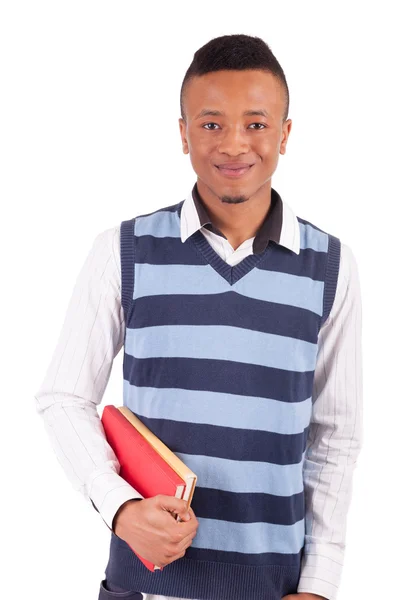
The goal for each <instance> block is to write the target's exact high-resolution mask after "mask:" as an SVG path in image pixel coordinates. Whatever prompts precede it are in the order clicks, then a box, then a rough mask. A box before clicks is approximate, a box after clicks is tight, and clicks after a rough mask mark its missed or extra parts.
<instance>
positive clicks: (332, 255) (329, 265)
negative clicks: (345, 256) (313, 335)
mask: <svg viewBox="0 0 400 600" xmlns="http://www.w3.org/2000/svg"><path fill="white" fill-rule="evenodd" d="M339 263H340V240H339V238H337V237H335V236H334V235H330V234H329V240H328V255H327V262H326V275H325V287H324V301H323V310H322V317H321V325H323V324H324V323H325V321H326V319H327V318H328V316H329V313H330V312H331V309H332V306H333V301H334V299H335V295H336V288H337V280H338V275H339Z"/></svg>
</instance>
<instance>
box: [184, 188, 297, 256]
mask: <svg viewBox="0 0 400 600" xmlns="http://www.w3.org/2000/svg"><path fill="white" fill-rule="evenodd" d="M202 227H205V228H206V229H208V230H210V231H213V232H214V233H215V234H216V235H220V236H222V237H224V238H225V239H226V236H225V235H224V234H223V233H222V231H220V230H219V229H218V228H217V227H215V226H214V225H213V224H212V222H211V219H210V217H209V215H208V212H207V209H206V206H205V204H204V202H203V200H202V198H201V196H200V194H199V191H198V189H197V183H195V184H194V186H193V188H192V190H191V191H190V193H189V194H188V195H187V197H186V199H185V200H184V202H183V205H182V210H181V240H182V242H185V241H186V240H187V238H188V237H190V236H191V235H193V233H195V232H196V231H198V230H199V229H201V228H202ZM270 240H272V241H274V242H276V243H277V244H280V245H281V246H285V247H286V248H289V250H292V251H293V252H295V253H296V254H299V253H300V226H299V222H298V220H297V216H296V215H295V213H294V212H293V210H292V209H291V207H290V206H289V205H288V203H287V202H284V201H283V200H282V198H281V196H280V195H279V194H278V192H277V191H276V190H274V189H273V188H271V208H270V210H269V211H268V214H267V216H266V218H265V220H264V222H263V223H262V225H261V227H260V228H259V230H258V231H257V234H256V236H255V238H254V240H253V253H254V254H259V253H260V252H263V250H265V248H266V246H267V245H268V242H269V241H270Z"/></svg>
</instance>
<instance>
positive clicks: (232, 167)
mask: <svg viewBox="0 0 400 600" xmlns="http://www.w3.org/2000/svg"><path fill="white" fill-rule="evenodd" d="M215 166H216V167H217V169H218V171H219V172H220V173H221V175H225V176H227V177H241V176H242V175H244V174H245V173H248V171H250V169H251V167H252V166H253V165H252V164H250V163H243V162H236V163H221V164H220V165H215Z"/></svg>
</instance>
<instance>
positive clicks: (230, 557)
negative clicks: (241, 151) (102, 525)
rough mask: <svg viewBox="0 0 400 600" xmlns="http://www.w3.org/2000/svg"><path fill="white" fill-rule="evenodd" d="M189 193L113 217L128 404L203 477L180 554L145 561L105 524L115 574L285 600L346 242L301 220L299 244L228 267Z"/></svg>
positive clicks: (158, 590) (145, 582) (168, 587)
mask: <svg viewBox="0 0 400 600" xmlns="http://www.w3.org/2000/svg"><path fill="white" fill-rule="evenodd" d="M182 205H183V201H182V202H179V203H178V204H175V205H173V206H169V207H164V208H162V209H160V210H156V211H154V212H152V213H149V214H145V215H139V216H137V217H135V218H132V219H130V220H127V221H123V222H122V223H121V275H122V286H121V298H122V305H123V309H124V313H125V324H126V334H125V343H124V356H123V377H124V382H123V403H124V405H125V406H127V407H128V408H129V409H130V410H132V411H133V412H134V413H135V414H136V415H137V416H138V417H139V418H140V419H141V420H142V421H143V422H144V423H145V424H146V425H147V427H149V428H150V429H151V430H152V431H153V432H154V433H155V434H156V435H157V436H158V437H159V438H160V439H161V440H162V441H163V442H164V443H165V444H166V445H167V446H168V447H169V448H170V449H171V450H172V451H173V452H174V453H176V454H177V456H179V458H180V459H181V460H182V461H183V462H185V463H186V464H187V465H188V466H189V467H190V468H191V469H192V470H193V471H194V472H195V473H196V474H197V476H198V480H197V486H196V489H195V493H194V497H193V500H192V508H193V511H194V513H195V515H196V517H197V519H198V521H199V526H198V529H197V534H196V537H195V538H194V539H193V541H192V544H191V546H190V547H189V548H188V549H187V550H186V553H185V556H184V557H182V558H180V559H178V560H176V561H173V562H172V563H170V564H168V565H167V566H166V567H164V569H163V570H162V571H155V572H154V573H152V572H151V571H149V570H148V569H147V568H146V567H145V566H144V565H143V564H142V563H141V561H140V560H139V559H138V558H137V557H136V555H135V554H134V552H132V550H131V549H130V548H129V546H128V545H127V544H126V542H125V541H124V540H122V539H121V538H119V537H118V536H116V535H115V534H114V533H112V534H111V542H110V556H109V560H108V565H107V568H106V576H107V578H108V579H109V581H111V582H113V583H115V584H117V585H119V586H121V587H123V588H124V589H127V590H135V591H139V592H146V593H151V594H160V595H164V596H174V597H178V598H192V599H206V598H207V599H209V600H243V599H244V598H246V600H260V599H261V598H262V599H265V600H281V598H282V597H283V596H284V595H286V594H291V593H296V589H297V585H298V581H299V577H300V568H301V559H302V556H303V552H304V541H305V503H304V489H303V477H302V467H303V459H304V456H305V452H306V440H307V432H308V427H309V423H310V418H311V411H312V402H313V399H312V385H313V378H314V371H315V364H316V357H317V349H318V346H317V342H318V333H319V330H320V328H321V325H322V324H323V323H324V321H325V320H326V318H327V317H328V315H329V312H330V310H331V307H332V304H333V299H334V296H335V293H336V286H337V276H338V270H339V260H340V240H339V239H338V238H337V237H335V236H333V235H331V234H328V233H326V232H324V231H323V230H321V229H319V228H318V227H316V226H315V225H313V224H312V223H310V222H308V221H306V220H304V219H301V218H299V217H297V219H298V222H299V227H300V253H299V254H296V253H295V252H292V251H291V250H289V249H288V248H286V247H284V246H281V245H279V244H276V243H275V242H272V241H270V242H269V244H268V245H267V247H266V249H265V250H264V251H263V252H262V253H261V254H251V255H249V256H247V257H246V258H244V259H243V260H242V261H241V262H239V263H238V264H237V265H234V266H233V267H232V266H230V265H228V264H227V263H226V262H225V261H224V260H223V259H222V258H221V257H220V256H219V255H218V253H217V252H215V250H214V249H213V248H212V247H211V246H210V244H209V243H208V241H207V240H206V238H205V237H204V236H203V234H202V233H201V231H200V230H198V231H196V232H195V233H194V234H193V235H191V236H190V237H189V238H188V239H187V240H186V241H185V242H184V243H182V240H181V237H180V215H181V208H182Z"/></svg>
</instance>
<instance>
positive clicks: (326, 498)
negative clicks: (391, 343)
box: [297, 243, 362, 600]
mask: <svg viewBox="0 0 400 600" xmlns="http://www.w3.org/2000/svg"><path fill="white" fill-rule="evenodd" d="M361 319H362V311H361V294H360V282H359V276H358V269H357V265H356V262H355V259H354V256H353V253H352V251H351V250H350V248H349V247H348V246H346V245H345V244H343V243H342V245H341V259H340V266H339V276H338V286H337V292H336V296H335V300H334V304H333V306H332V310H331V313H330V315H329V317H328V319H327V320H326V322H325V323H324V325H323V326H322V327H321V330H320V333H319V340H318V354H317V365H316V370H315V377H314V387H313V397H312V401H313V409H312V417H311V423H310V428H309V433H308V441H307V449H306V455H305V460H304V468H303V480H304V493H305V505H306V519H305V527H306V536H305V548H304V555H303V560H302V569H301V575H300V581H299V585H298V589H297V591H298V593H300V592H309V593H314V594H319V595H321V596H323V597H325V598H328V599H329V600H334V599H335V598H336V596H337V593H338V588H339V582H340V578H341V572H342V567H343V560H344V552H345V535H346V523H347V513H348V509H349V506H350V501H351V492H352V479H353V471H354V468H355V467H356V461H357V457H358V455H359V452H360V449H361V445H362V347H361Z"/></svg>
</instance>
